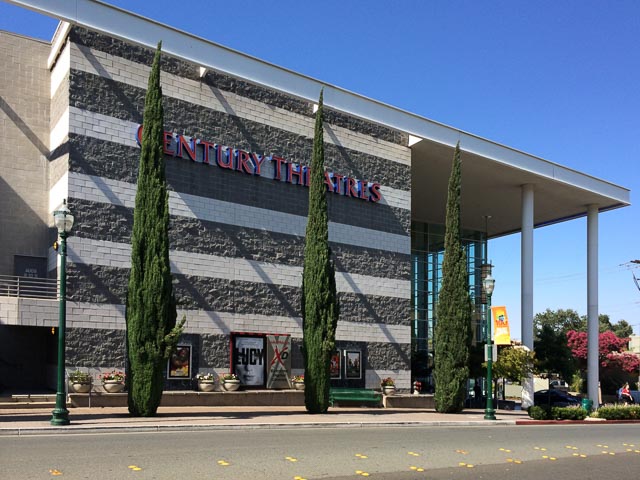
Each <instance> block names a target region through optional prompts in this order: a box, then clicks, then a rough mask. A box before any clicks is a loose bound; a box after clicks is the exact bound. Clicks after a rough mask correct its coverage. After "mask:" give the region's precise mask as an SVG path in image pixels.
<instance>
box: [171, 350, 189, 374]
mask: <svg viewBox="0 0 640 480" xmlns="http://www.w3.org/2000/svg"><path fill="white" fill-rule="evenodd" d="M167 378H168V379H169V380H184V379H188V378H191V345H178V346H177V347H176V351H175V352H173V353H172V354H171V357H169V360H168V365H167Z"/></svg>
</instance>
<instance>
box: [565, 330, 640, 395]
mask: <svg viewBox="0 0 640 480" xmlns="http://www.w3.org/2000/svg"><path fill="white" fill-rule="evenodd" d="M567 344H568V346H569V348H570V349H571V353H572V354H573V356H574V357H575V358H576V359H577V360H578V363H579V365H580V370H581V371H582V372H583V377H584V374H585V373H586V370H587V334H586V332H576V331H575V330H569V331H568V332H567ZM628 345H629V339H628V338H620V337H618V336H617V335H616V334H615V333H613V332H612V331H606V332H603V333H601V334H599V335H598V363H599V365H600V384H601V386H602V390H603V391H604V392H606V393H613V392H615V391H616V390H617V389H618V388H619V387H620V385H621V384H622V383H624V382H635V381H636V380H637V378H638V372H639V370H640V356H638V355H636V354H634V353H631V352H628V351H626V350H627V346H628Z"/></svg>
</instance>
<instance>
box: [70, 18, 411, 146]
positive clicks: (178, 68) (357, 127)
mask: <svg viewBox="0 0 640 480" xmlns="http://www.w3.org/2000/svg"><path fill="white" fill-rule="evenodd" d="M71 40H72V41H73V42H75V43H77V44H78V45H81V46H82V47H83V48H84V49H85V51H86V50H88V48H93V49H97V50H100V51H102V52H106V53H110V54H112V55H116V56H118V57H122V58H126V59H127V60H132V61H135V62H136V63H140V64H143V65H147V66H149V65H151V63H152V61H153V52H152V51H150V50H149V49H146V48H144V47H138V46H134V45H131V44H127V43H126V42H123V41H121V40H117V39H115V38H111V37H108V36H106V35H102V34H100V33H96V32H91V31H89V30H86V29H84V28H78V27H76V28H73V30H72V33H71ZM162 70H163V71H165V72H168V73H173V74H175V75H179V76H182V77H185V78H190V79H192V80H198V81H201V82H202V83H203V84H205V85H208V86H211V87H214V88H219V89H220V90H224V91H227V92H233V93H236V94H238V95H241V96H243V97H246V98H250V99H252V100H258V101H260V102H262V103H264V104H266V105H270V106H272V107H279V108H284V109H287V110H289V111H292V112H295V113H299V114H301V115H307V116H313V109H312V108H311V105H310V104H309V102H308V101H307V100H302V99H298V98H295V97H293V96H291V95H287V94H284V93H280V92H277V91H274V90H272V89H269V88H265V87H263V86H261V85H256V84H252V83H250V82H247V81H244V80H241V79H238V78H234V77H230V76H228V75H223V74H220V73H217V72H212V71H208V72H207V73H206V75H205V77H204V78H200V70H199V67H198V66H196V65H192V64H190V63H188V62H184V61H182V60H180V59H177V58H171V57H167V56H164V57H163V59H162ZM325 116H326V121H327V123H330V124H333V125H337V126H340V127H345V128H348V129H350V130H353V131H355V132H359V133H364V134H365V135H369V136H371V137H372V138H379V139H382V140H386V141H388V142H393V143H397V144H399V145H403V146H406V145H407V144H408V141H409V135H408V134H406V133H404V132H400V131H398V130H394V129H391V128H388V127H385V126H383V125H378V124H375V123H373V122H370V121H367V120H363V119H360V118H355V117H353V116H351V115H345V114H344V113H342V112H338V111H335V110H331V109H329V108H328V109H326V110H325Z"/></svg>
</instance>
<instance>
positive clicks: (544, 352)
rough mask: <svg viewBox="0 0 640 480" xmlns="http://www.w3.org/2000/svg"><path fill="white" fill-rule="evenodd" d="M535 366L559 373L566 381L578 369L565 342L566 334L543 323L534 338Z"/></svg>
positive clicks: (545, 371)
mask: <svg viewBox="0 0 640 480" xmlns="http://www.w3.org/2000/svg"><path fill="white" fill-rule="evenodd" d="M534 350H535V352H536V366H537V369H538V370H539V371H540V372H544V373H559V374H560V375H561V376H562V378H563V379H564V380H566V381H567V382H569V381H571V379H572V378H573V375H574V374H575V372H576V370H577V369H578V365H577V362H576V360H575V358H574V356H573V355H572V353H571V349H570V348H569V346H568V344H567V334H566V332H563V331H555V330H554V329H553V328H552V326H550V325H543V327H542V329H541V330H540V331H539V332H538V334H537V335H536V338H535V340H534Z"/></svg>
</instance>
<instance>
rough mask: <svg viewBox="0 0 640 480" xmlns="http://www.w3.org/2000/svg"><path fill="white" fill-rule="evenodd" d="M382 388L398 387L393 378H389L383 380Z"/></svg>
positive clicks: (381, 382)
mask: <svg viewBox="0 0 640 480" xmlns="http://www.w3.org/2000/svg"><path fill="white" fill-rule="evenodd" d="M380 386H381V387H395V386H396V382H395V381H394V380H393V378H391V377H387V378H383V379H382V380H381V381H380Z"/></svg>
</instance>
